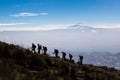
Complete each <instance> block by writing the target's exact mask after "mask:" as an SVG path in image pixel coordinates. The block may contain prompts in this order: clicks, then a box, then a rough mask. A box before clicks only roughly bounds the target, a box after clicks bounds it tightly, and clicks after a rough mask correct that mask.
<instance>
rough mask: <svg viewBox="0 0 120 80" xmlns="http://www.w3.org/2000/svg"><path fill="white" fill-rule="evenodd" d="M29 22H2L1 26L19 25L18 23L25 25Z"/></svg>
mask: <svg viewBox="0 0 120 80" xmlns="http://www.w3.org/2000/svg"><path fill="white" fill-rule="evenodd" d="M24 24H27V23H0V27H4V26H17V25H24Z"/></svg>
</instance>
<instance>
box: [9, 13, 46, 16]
mask: <svg viewBox="0 0 120 80" xmlns="http://www.w3.org/2000/svg"><path fill="white" fill-rule="evenodd" d="M47 14H48V13H45V12H44V13H26V12H23V13H17V14H12V15H10V16H11V17H32V16H43V15H47Z"/></svg>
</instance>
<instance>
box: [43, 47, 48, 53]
mask: <svg viewBox="0 0 120 80" xmlns="http://www.w3.org/2000/svg"><path fill="white" fill-rule="evenodd" d="M43 52H44V54H46V52H47V47H45V46H43Z"/></svg>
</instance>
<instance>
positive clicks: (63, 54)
mask: <svg viewBox="0 0 120 80" xmlns="http://www.w3.org/2000/svg"><path fill="white" fill-rule="evenodd" d="M62 59H63V60H65V59H66V53H65V52H62Z"/></svg>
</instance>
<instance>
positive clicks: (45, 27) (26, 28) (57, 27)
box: [0, 23, 120, 33]
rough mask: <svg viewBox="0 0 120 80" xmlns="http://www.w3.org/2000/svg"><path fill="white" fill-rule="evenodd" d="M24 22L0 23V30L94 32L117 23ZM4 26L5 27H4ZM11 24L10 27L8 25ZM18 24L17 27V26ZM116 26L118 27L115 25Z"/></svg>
mask: <svg viewBox="0 0 120 80" xmlns="http://www.w3.org/2000/svg"><path fill="white" fill-rule="evenodd" d="M24 24H26V23H9V24H0V31H46V30H60V29H61V30H68V29H71V30H72V29H76V30H80V31H81V32H92V33H95V32H97V31H98V30H102V29H109V28H116V26H117V25H113V26H111V25H110V26H103V25H97V26H96V25H84V24H77V25H76V24H58V25H56V24H53V25H41V26H31V27H30V26H27V25H26V26H22V27H20V26H19V25H24ZM4 26H5V27H4ZM9 26H11V27H9ZM18 26H19V27H18ZM117 28H120V27H119V26H117Z"/></svg>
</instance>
